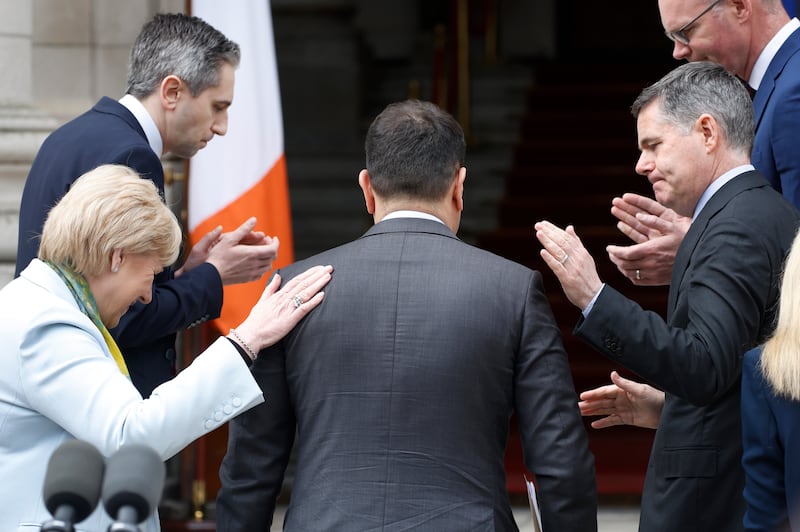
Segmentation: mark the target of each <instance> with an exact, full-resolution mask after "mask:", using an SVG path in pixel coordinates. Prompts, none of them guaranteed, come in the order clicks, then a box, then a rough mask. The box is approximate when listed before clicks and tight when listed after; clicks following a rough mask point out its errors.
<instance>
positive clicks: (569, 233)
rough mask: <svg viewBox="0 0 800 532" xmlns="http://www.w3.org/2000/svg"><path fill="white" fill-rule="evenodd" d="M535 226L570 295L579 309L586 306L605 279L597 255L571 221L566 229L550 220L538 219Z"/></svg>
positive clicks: (546, 255)
mask: <svg viewBox="0 0 800 532" xmlns="http://www.w3.org/2000/svg"><path fill="white" fill-rule="evenodd" d="M534 228H535V229H536V238H538V239H539V242H540V243H541V244H542V248H543V249H542V250H541V251H540V255H541V257H542V258H543V259H544V261H545V263H547V265H548V266H549V267H550V269H551V270H553V273H555V274H556V277H558V281H559V282H560V283H561V288H562V289H563V290H564V294H565V295H566V296H567V299H569V300H570V302H571V303H572V304H573V305H575V306H576V307H578V308H579V309H581V310H583V309H585V308H586V307H587V306H588V305H589V303H590V302H591V301H592V298H594V296H595V295H596V294H597V293H598V292H599V291H600V289H601V288H602V287H603V282H602V281H601V280H600V276H599V275H598V274H597V268H596V266H595V263H594V259H592V256H591V255H589V252H588V251H587V250H586V248H585V247H584V246H583V244H582V243H581V239H580V238H578V235H577V234H575V228H574V227H572V226H571V225H568V226H567V228H566V230H564V229H560V228H558V227H556V226H555V225H553V224H551V223H550V222H547V221H541V222H538V223H537V224H536V225H534Z"/></svg>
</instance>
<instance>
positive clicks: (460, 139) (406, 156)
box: [364, 100, 466, 201]
mask: <svg viewBox="0 0 800 532" xmlns="http://www.w3.org/2000/svg"><path fill="white" fill-rule="evenodd" d="M364 148H365V151H366V155H367V172H369V176H370V183H371V184H372V187H373V189H374V190H375V192H376V193H377V194H378V195H380V196H381V197H383V198H387V199H388V198H415V199H421V200H427V201H435V200H439V199H441V198H442V197H443V196H444V195H445V194H446V193H447V189H448V187H449V186H450V185H451V184H452V181H453V177H454V175H455V172H456V171H457V170H458V169H459V168H461V167H462V166H463V165H464V154H465V152H466V142H465V141H464V132H463V131H462V129H461V126H460V125H459V124H458V122H457V121H456V119H455V118H453V117H452V116H451V115H450V114H449V113H447V112H445V111H443V110H442V109H440V108H439V107H437V106H436V105H434V104H432V103H430V102H422V101H419V100H406V101H404V102H398V103H393V104H390V105H389V106H387V107H386V109H384V110H383V112H381V114H379V115H378V116H377V117H376V118H375V120H374V121H373V122H372V124H371V125H370V127H369V130H368V131H367V139H366V142H365V143H364Z"/></svg>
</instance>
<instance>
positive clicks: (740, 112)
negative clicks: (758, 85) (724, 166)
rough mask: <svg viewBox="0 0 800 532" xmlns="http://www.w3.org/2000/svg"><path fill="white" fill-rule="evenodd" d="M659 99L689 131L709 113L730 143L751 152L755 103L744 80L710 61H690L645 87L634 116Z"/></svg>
mask: <svg viewBox="0 0 800 532" xmlns="http://www.w3.org/2000/svg"><path fill="white" fill-rule="evenodd" d="M651 103H657V104H658V106H659V110H660V112H661V116H662V117H663V118H664V119H666V120H668V121H669V122H670V123H672V124H673V125H674V126H675V127H677V128H678V129H679V130H681V131H683V132H687V131H688V130H689V129H690V128H691V127H692V124H694V122H695V121H696V120H697V119H698V118H700V115H702V114H704V113H707V114H709V115H711V116H713V117H714V119H715V120H716V121H717V123H718V124H719V126H720V128H721V130H722V134H723V136H724V137H725V139H726V141H727V143H728V146H729V147H731V148H734V149H738V150H741V151H742V152H743V153H747V154H750V151H751V150H752V148H753V136H754V131H755V124H754V119H753V103H752V101H751V100H750V95H749V94H748V92H747V89H746V88H745V87H744V85H743V84H742V81H741V80H740V79H739V78H737V77H736V76H734V75H733V74H731V73H730V72H728V71H727V70H725V68H723V67H722V66H720V65H718V64H716V63H711V62H708V61H698V62H694V63H686V64H683V65H681V66H679V67H678V68H676V69H674V70H673V71H671V72H669V73H668V74H667V75H666V76H664V77H663V78H661V79H660V80H658V81H657V82H655V83H654V84H652V85H650V86H649V87H647V88H645V89H644V90H643V91H642V92H641V94H639V97H638V98H636V101H635V102H633V105H632V106H631V113H632V114H633V116H634V117H637V118H638V116H639V113H640V112H641V110H642V109H643V108H644V107H646V106H648V105H650V104H651Z"/></svg>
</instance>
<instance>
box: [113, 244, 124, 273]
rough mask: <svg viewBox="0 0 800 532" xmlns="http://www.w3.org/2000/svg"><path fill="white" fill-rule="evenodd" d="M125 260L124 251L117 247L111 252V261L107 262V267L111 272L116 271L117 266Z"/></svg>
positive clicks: (117, 270) (117, 269)
mask: <svg viewBox="0 0 800 532" xmlns="http://www.w3.org/2000/svg"><path fill="white" fill-rule="evenodd" d="M123 262H125V253H123V251H122V250H121V249H119V248H117V249H115V250H114V251H112V252H111V263H110V264H109V268H110V269H111V272H112V273H118V272H119V267H120V266H122V263H123Z"/></svg>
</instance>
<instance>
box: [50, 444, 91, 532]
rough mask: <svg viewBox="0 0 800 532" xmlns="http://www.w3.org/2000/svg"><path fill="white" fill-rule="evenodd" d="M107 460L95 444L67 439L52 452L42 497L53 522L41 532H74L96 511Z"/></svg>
mask: <svg viewBox="0 0 800 532" xmlns="http://www.w3.org/2000/svg"><path fill="white" fill-rule="evenodd" d="M104 470H105V460H104V459H103V455H101V454H100V451H98V450H97V449H96V448H95V447H94V446H93V445H92V444H90V443H87V442H85V441H81V440H67V441H65V442H64V443H62V444H61V445H59V446H58V448H56V450H55V451H53V454H52V455H51V456H50V461H49V462H48V463H47V471H46V473H45V476H44V488H43V490H42V495H43V497H44V504H45V506H46V507H47V511H48V512H50V514H52V516H53V519H51V520H49V521H46V522H44V523H42V532H74V530H75V529H74V526H73V525H74V524H75V523H80V522H81V521H83V520H84V519H86V518H87V517H89V515H91V513H92V512H93V511H94V509H95V507H96V506H97V501H99V500H100V485H101V484H102V483H103V472H104Z"/></svg>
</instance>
